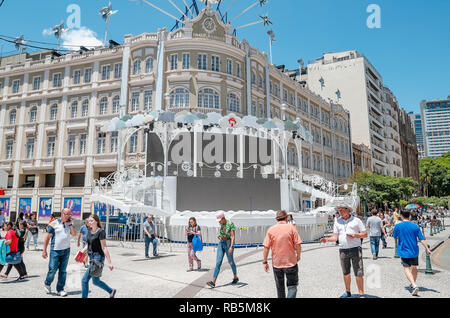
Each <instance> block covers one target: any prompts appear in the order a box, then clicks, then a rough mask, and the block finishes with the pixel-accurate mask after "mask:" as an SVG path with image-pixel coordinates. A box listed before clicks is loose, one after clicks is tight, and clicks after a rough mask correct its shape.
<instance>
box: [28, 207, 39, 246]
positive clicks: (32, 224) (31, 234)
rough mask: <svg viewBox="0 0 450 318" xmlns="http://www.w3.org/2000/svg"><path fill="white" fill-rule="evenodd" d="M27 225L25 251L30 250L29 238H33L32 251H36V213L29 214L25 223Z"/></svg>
mask: <svg viewBox="0 0 450 318" xmlns="http://www.w3.org/2000/svg"><path fill="white" fill-rule="evenodd" d="M27 225H28V236H27V241H26V247H27V251H29V250H30V242H31V238H33V243H34V250H35V251H37V249H38V235H39V226H38V222H37V220H36V213H34V212H33V213H31V216H30V218H29V219H28V221H27Z"/></svg>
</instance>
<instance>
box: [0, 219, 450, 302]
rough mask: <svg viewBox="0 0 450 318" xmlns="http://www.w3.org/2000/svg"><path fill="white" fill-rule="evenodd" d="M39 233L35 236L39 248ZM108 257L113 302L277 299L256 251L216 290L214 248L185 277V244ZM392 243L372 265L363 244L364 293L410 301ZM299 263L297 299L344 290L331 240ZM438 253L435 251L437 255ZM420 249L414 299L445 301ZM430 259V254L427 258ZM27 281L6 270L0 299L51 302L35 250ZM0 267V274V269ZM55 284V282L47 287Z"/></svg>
mask: <svg viewBox="0 0 450 318" xmlns="http://www.w3.org/2000/svg"><path fill="white" fill-rule="evenodd" d="M449 235H450V228H447V230H446V231H444V232H441V233H439V234H437V235H434V236H433V237H430V239H429V240H428V244H429V245H431V246H434V245H436V244H437V243H439V242H442V241H443V240H445V239H447V238H448V237H449ZM42 239H43V235H42V234H41V233H40V240H39V241H40V246H41V247H42ZM108 246H109V250H110V253H111V256H112V260H113V265H114V266H115V269H114V271H112V272H111V271H109V269H107V268H106V266H105V270H104V274H103V277H102V280H104V281H105V282H106V283H107V284H108V285H110V286H111V287H112V288H116V289H117V290H118V291H117V295H116V297H128V298H141V297H145V298H159V297H164V298H172V297H177V298H194V297H195V298H240V297H246V298H272V297H276V289H275V283H274V278H273V272H272V271H270V273H266V272H265V271H264V269H263V265H262V263H261V261H262V253H263V249H262V248H248V249H237V250H236V251H235V259H236V263H237V269H238V276H239V279H240V282H239V283H238V284H237V285H231V284H230V283H231V280H232V273H231V269H230V267H229V266H228V264H227V262H226V258H225V259H224V262H223V265H222V272H221V274H220V275H219V278H218V281H217V284H216V285H217V287H216V288H215V289H210V288H208V287H206V286H205V284H206V282H207V281H208V280H210V279H211V277H212V274H213V271H214V266H215V258H216V251H215V249H214V248H213V247H206V248H205V249H204V251H203V252H201V253H198V255H199V257H200V258H201V260H202V269H201V270H200V271H194V272H186V270H187V267H188V264H187V262H188V259H187V252H186V248H185V246H184V245H178V246H172V248H171V249H170V248H169V246H167V245H166V246H162V247H161V248H160V257H158V258H151V259H145V258H144V253H143V245H142V244H139V243H135V244H132V245H127V246H125V247H124V246H122V245H121V244H118V243H117V242H108ZM393 247H394V240H393V239H392V238H388V248H387V249H381V250H380V258H379V259H378V260H376V261H374V260H372V257H371V253H370V246H369V242H368V240H367V239H366V240H365V242H364V245H363V255H364V267H365V288H366V294H367V295H369V296H370V297H382V298H385V297H389V298H405V297H406V298H409V297H412V296H411V294H410V291H409V290H408V285H409V284H408V282H407V280H406V278H405V277H404V274H403V268H402V266H401V264H400V259H397V258H394V248H393ZM302 248H303V253H302V259H301V261H300V263H299V279H300V281H299V288H298V295H297V297H300V298H310V297H313V298H316V297H317V298H335V297H339V296H340V295H341V294H342V293H343V292H344V283H343V279H342V272H341V268H340V263H339V258H338V247H337V246H335V244H334V243H327V244H319V243H313V244H305V245H303V247H302ZM438 250H439V249H437V250H436V252H437V251H438ZM77 251H78V249H77V248H76V245H75V240H73V242H72V249H71V254H72V255H71V258H70V262H69V266H68V277H67V284H66V291H67V292H68V293H69V296H68V297H75V298H78V297H81V278H82V276H83V274H84V271H85V269H84V268H83V266H82V265H81V266H80V265H79V264H77V263H75V261H74V258H75V254H76V252H77ZM423 252H424V251H423V249H422V247H421V257H420V264H419V279H418V285H419V287H420V294H419V296H420V297H423V298H434V297H450V288H448V286H450V271H447V270H445V269H444V268H442V267H438V266H434V265H433V266H434V267H433V270H434V272H435V274H434V275H426V274H425V265H426V262H425V256H424V253H423ZM433 256H434V255H433ZM24 260H25V264H26V265H27V270H28V274H29V275H30V277H29V279H27V280H24V281H20V282H19V281H17V280H16V279H17V276H18V275H17V272H16V270H15V269H13V270H12V271H11V273H10V277H9V278H8V279H1V278H0V298H3V297H13V298H18V297H32V298H35V297H58V296H56V295H46V294H45V291H44V289H43V281H44V280H45V276H46V273H47V269H48V260H44V259H42V257H41V252H40V251H33V250H31V251H26V252H25V254H24ZM4 271H5V270H3V272H4ZM55 286H56V279H55V282H54V283H53V286H52V287H53V289H55ZM90 291H91V292H90V294H89V297H100V298H102V297H108V295H107V294H106V293H105V292H104V291H103V290H100V289H99V288H97V287H96V286H93V284H92V282H91V284H90ZM352 291H353V292H354V293H356V283H355V281H354V279H353V281H352Z"/></svg>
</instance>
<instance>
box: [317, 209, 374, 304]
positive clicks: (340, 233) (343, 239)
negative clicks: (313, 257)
mask: <svg viewBox="0 0 450 318" xmlns="http://www.w3.org/2000/svg"><path fill="white" fill-rule="evenodd" d="M337 210H338V212H339V215H340V218H337V219H336V220H335V222H334V229H333V235H332V236H331V237H327V238H325V237H324V238H322V239H321V240H320V242H321V243H326V242H336V241H337V240H339V247H340V248H339V255H340V259H341V267H342V272H343V274H344V283H345V291H346V292H345V294H344V295H342V296H341V298H350V297H351V296H352V294H351V292H350V285H351V274H350V272H351V270H350V268H351V266H353V271H354V274H355V276H356V284H357V285H358V290H359V294H360V296H364V267H363V258H362V247H361V239H363V238H366V237H367V231H366V228H365V226H364V223H363V222H362V221H361V220H360V219H358V218H357V217H355V216H352V215H350V213H351V212H352V208H351V207H350V206H349V205H346V204H341V205H339V206H338V207H337Z"/></svg>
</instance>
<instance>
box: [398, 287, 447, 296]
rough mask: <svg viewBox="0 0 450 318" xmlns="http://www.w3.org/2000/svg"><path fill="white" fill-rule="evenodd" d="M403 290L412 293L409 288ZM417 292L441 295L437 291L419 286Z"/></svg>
mask: <svg viewBox="0 0 450 318" xmlns="http://www.w3.org/2000/svg"><path fill="white" fill-rule="evenodd" d="M405 290H407V291H409V292H412V289H411V287H409V286H406V287H405ZM419 292H431V293H436V294H440V293H441V292H440V291H437V290H435V289H430V288H426V287H420V286H419ZM419 296H420V295H419Z"/></svg>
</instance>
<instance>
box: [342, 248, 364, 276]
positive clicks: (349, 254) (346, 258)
mask: <svg viewBox="0 0 450 318" xmlns="http://www.w3.org/2000/svg"><path fill="white" fill-rule="evenodd" d="M339 256H340V259H341V267H342V273H343V274H344V276H347V275H350V271H351V270H350V268H351V266H353V272H354V273H355V276H356V277H364V265H363V258H362V248H361V247H354V248H349V249H340V250H339Z"/></svg>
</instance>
